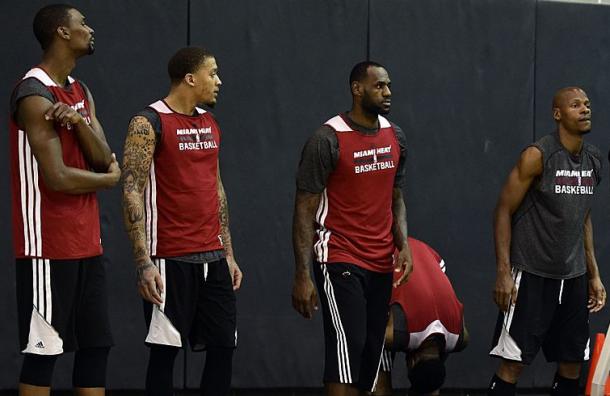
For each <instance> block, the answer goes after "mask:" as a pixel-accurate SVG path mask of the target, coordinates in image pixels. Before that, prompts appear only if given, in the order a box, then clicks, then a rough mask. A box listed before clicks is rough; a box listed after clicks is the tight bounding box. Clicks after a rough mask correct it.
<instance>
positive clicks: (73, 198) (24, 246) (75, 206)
mask: <svg viewBox="0 0 610 396" xmlns="http://www.w3.org/2000/svg"><path fill="white" fill-rule="evenodd" d="M26 78H35V79H37V80H39V81H40V82H41V83H42V84H43V85H45V86H46V87H47V89H48V90H49V91H50V92H51V93H52V94H53V96H54V97H55V99H56V100H57V101H59V102H64V103H66V104H68V105H70V106H71V107H72V108H73V109H75V110H76V111H78V112H79V113H80V114H81V115H82V116H83V117H84V119H85V120H86V121H87V123H88V124H90V123H91V118H90V108H89V101H88V100H87V95H86V93H85V90H84V89H83V87H82V86H81V84H80V83H79V82H78V81H77V80H75V79H73V78H72V77H68V83H69V84H68V85H67V86H66V87H65V88H63V87H60V86H58V85H57V84H56V83H55V82H54V81H53V80H52V79H51V78H50V77H49V76H48V75H47V74H46V73H45V72H44V70H42V69H40V68H34V69H32V70H30V71H29V72H28V73H27V74H26V75H25V76H24V77H23V79H26ZM9 119H10V152H11V179H12V183H11V187H12V198H13V199H12V205H13V247H14V250H15V257H17V258H26V257H39V258H46V259H77V258H84V257H92V256H98V255H100V254H102V244H101V239H100V221H99V209H98V204H97V198H96V195H95V193H87V194H65V193H61V192H57V191H52V190H50V189H49V188H47V186H46V185H45V183H44V179H43V176H42V173H41V170H40V169H39V168H38V162H37V161H36V158H35V157H34V155H33V154H32V151H31V148H30V144H29V142H28V138H27V134H26V132H25V131H24V130H21V129H20V128H19V126H18V125H17V122H16V120H15V119H14V115H13V114H11V115H10V117H9ZM55 131H56V132H57V135H58V136H59V140H60V142H61V149H62V157H63V161H64V163H65V164H66V166H69V167H73V168H79V169H89V168H90V167H89V164H88V163H87V160H86V159H85V156H84V155H83V152H82V151H81V149H80V146H79V143H78V139H77V137H76V136H75V134H74V132H73V131H72V130H71V129H68V128H66V127H62V126H61V125H59V124H56V125H55Z"/></svg>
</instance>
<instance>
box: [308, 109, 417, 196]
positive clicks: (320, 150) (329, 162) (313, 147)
mask: <svg viewBox="0 0 610 396" xmlns="http://www.w3.org/2000/svg"><path fill="white" fill-rule="evenodd" d="M343 116H344V117H343V119H344V120H345V121H346V122H347V124H348V125H349V127H350V128H352V129H353V130H357V131H359V132H361V133H363V134H375V133H377V131H378V128H375V129H369V128H365V127H363V126H361V125H358V124H356V123H354V122H353V121H352V120H351V119H350V118H349V117H348V116H347V113H343ZM391 124H392V127H393V129H394V134H395V135H396V140H398V145H399V146H400V159H399V161H398V168H397V169H396V176H395V177H394V187H397V188H401V187H402V186H403V185H404V181H405V173H406V172H405V169H406V165H405V159H406V155H407V139H406V137H405V134H404V132H403V131H402V129H401V128H400V127H399V126H398V125H396V124H394V123H391ZM338 160H339V142H338V140H337V135H336V133H335V130H334V129H332V128H331V127H329V126H327V125H322V126H321V127H320V128H318V129H317V130H316V131H315V132H314V134H313V135H312V136H311V137H310V138H309V140H308V141H307V143H305V147H303V151H302V153H301V161H300V162H299V169H298V171H297V188H298V189H299V190H303V191H307V192H310V193H313V194H319V193H321V192H322V191H324V189H325V188H326V182H327V181H328V176H329V175H330V174H331V173H332V172H333V170H335V167H336V165H337V161H338Z"/></svg>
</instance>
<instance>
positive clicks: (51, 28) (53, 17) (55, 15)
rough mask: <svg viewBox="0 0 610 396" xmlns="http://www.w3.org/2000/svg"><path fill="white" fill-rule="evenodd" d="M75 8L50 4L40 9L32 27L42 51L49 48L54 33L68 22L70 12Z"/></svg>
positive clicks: (67, 5)
mask: <svg viewBox="0 0 610 396" xmlns="http://www.w3.org/2000/svg"><path fill="white" fill-rule="evenodd" d="M74 9H75V8H74V7H73V6H71V5H69V4H50V5H48V6H44V7H42V8H41V9H40V10H38V12H37V13H36V15H35V16H34V22H33V23H32V27H33V28H34V36H36V40H38V42H39V43H40V46H41V47H42V50H43V51H44V50H46V49H47V48H49V46H50V45H51V43H52V42H53V37H54V36H55V31H56V30H57V28H58V27H59V26H63V25H67V24H68V23H69V22H70V10H74Z"/></svg>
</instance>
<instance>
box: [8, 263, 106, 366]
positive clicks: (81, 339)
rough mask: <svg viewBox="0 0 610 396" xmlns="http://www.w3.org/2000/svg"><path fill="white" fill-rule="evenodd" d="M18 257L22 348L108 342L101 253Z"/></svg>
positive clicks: (40, 350)
mask: <svg viewBox="0 0 610 396" xmlns="http://www.w3.org/2000/svg"><path fill="white" fill-rule="evenodd" d="M16 262H17V263H16V275H17V308H18V309H17V310H18V316H19V319H18V320H19V342H20V347H21V351H22V352H23V353H32V354H36V355H59V354H61V353H64V352H71V351H75V350H78V349H84V348H98V347H109V346H112V344H113V340H112V333H111V330H110V321H109V318H108V292H107V285H106V268H105V266H104V263H103V261H102V256H97V257H90V258H85V259H78V260H48V259H17V260H16Z"/></svg>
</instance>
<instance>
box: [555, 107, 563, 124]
mask: <svg viewBox="0 0 610 396" xmlns="http://www.w3.org/2000/svg"><path fill="white" fill-rule="evenodd" d="M553 119H554V120H555V121H559V120H561V111H559V107H553Z"/></svg>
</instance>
